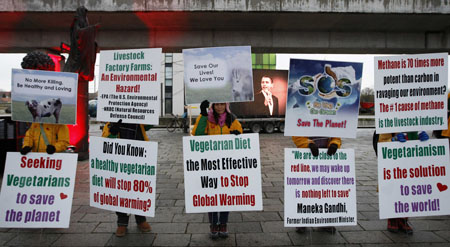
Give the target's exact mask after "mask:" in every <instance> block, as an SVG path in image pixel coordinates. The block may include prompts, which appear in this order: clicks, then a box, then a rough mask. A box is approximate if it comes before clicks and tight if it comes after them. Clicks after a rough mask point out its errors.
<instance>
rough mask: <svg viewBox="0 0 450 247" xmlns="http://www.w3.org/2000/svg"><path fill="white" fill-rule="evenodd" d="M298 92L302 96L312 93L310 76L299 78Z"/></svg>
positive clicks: (312, 86) (312, 85)
mask: <svg viewBox="0 0 450 247" xmlns="http://www.w3.org/2000/svg"><path fill="white" fill-rule="evenodd" d="M298 92H299V93H300V94H302V95H310V94H312V93H314V79H313V78H312V76H309V75H305V76H302V77H301V78H300V89H299V90H298Z"/></svg>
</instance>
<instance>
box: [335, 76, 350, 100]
mask: <svg viewBox="0 0 450 247" xmlns="http://www.w3.org/2000/svg"><path fill="white" fill-rule="evenodd" d="M350 85H351V81H350V80H349V79H347V78H341V79H339V80H338V82H337V83H336V94H337V95H338V96H339V97H348V96H349V95H350V94H351V93H352V88H351V87H350Z"/></svg>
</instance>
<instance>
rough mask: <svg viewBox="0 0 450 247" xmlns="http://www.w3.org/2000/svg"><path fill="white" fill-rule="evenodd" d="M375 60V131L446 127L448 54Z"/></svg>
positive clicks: (390, 57) (376, 58)
mask: <svg viewBox="0 0 450 247" xmlns="http://www.w3.org/2000/svg"><path fill="white" fill-rule="evenodd" d="M374 59H375V61H374V64H375V126H376V131H377V133H395V132H401V131H421V130H442V129H447V82H448V54H447V53H434V54H419V55H404V56H389V57H375V58H374Z"/></svg>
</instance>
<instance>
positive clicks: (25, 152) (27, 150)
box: [20, 146, 31, 155]
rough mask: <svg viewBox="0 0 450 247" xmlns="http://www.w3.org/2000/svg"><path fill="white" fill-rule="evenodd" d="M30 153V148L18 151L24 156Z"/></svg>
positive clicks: (26, 147)
mask: <svg viewBox="0 0 450 247" xmlns="http://www.w3.org/2000/svg"><path fill="white" fill-rule="evenodd" d="M30 151H31V147H29V146H25V147H23V148H22V149H20V154H22V155H25V154H27V153H29V152H30Z"/></svg>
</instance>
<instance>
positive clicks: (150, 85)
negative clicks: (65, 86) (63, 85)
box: [97, 48, 162, 124]
mask: <svg viewBox="0 0 450 247" xmlns="http://www.w3.org/2000/svg"><path fill="white" fill-rule="evenodd" d="M161 52H162V49H161V48H154V49H134V50H112V51H101V52H100V83H99V87H98V105H97V120H100V121H110V122H117V121H118V120H119V119H122V122H123V123H140V124H158V123H159V115H160V114H159V112H160V108H161V107H160V105H161V98H160V97H161V89H160V88H161V84H160V80H159V78H160V77H161V75H160V73H161V61H162V60H161V59H162V55H161V54H162V53H161Z"/></svg>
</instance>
